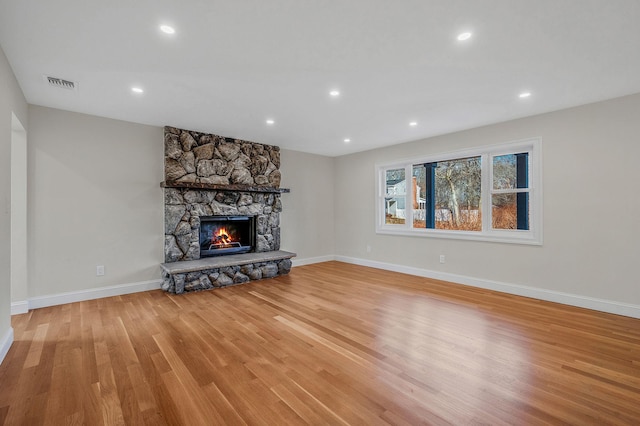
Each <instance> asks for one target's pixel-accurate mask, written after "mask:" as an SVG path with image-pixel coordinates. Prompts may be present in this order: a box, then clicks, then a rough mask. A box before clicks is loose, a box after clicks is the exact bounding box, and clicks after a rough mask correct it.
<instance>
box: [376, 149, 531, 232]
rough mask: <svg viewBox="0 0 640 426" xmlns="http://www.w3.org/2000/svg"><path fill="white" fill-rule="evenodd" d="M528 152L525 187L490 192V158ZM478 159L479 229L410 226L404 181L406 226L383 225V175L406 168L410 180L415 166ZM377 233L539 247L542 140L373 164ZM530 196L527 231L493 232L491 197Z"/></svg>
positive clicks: (384, 193)
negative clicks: (479, 177) (480, 210)
mask: <svg viewBox="0 0 640 426" xmlns="http://www.w3.org/2000/svg"><path fill="white" fill-rule="evenodd" d="M523 152H527V153H529V156H528V162H529V164H528V173H529V179H528V188H519V189H518V188H514V189H508V190H495V189H493V158H494V157H496V156H501V155H507V154H517V153H523ZM477 156H480V157H481V161H482V165H481V173H482V178H481V193H482V201H481V206H482V230H481V231H454V230H444V229H425V228H414V227H413V209H412V208H409V206H411V205H412V199H411V197H412V194H411V192H412V191H411V190H409V189H408V188H409V187H410V183H409V182H408V181H407V183H406V185H407V190H406V191H405V206H406V212H405V223H404V224H387V223H385V196H386V195H387V194H386V172H387V170H393V169H403V168H404V169H405V178H406V179H411V176H412V175H413V174H412V169H413V166H414V165H415V164H423V163H433V162H439V161H447V160H456V159H461V158H468V157H477ZM375 169H376V197H375V202H376V209H375V210H376V233H377V234H389V235H407V236H419V237H429V238H447V239H459V240H472V241H491V242H499V243H511V244H530V245H542V140H541V139H540V138H531V139H526V140H521V141H515V142H508V143H503V144H498V145H489V146H483V147H477V148H471V149H465V150H460V151H452V152H446V153H441V154H434V155H428V156H421V157H415V158H410V159H405V160H398V161H393V162H384V163H376V165H375ZM505 192H506V193H517V192H528V193H529V229H528V230H519V229H493V228H492V225H491V224H492V221H491V220H492V218H491V214H492V208H491V201H492V194H499V193H505Z"/></svg>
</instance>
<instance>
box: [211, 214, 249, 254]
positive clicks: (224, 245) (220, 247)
mask: <svg viewBox="0 0 640 426" xmlns="http://www.w3.org/2000/svg"><path fill="white" fill-rule="evenodd" d="M254 227H255V224H254V218H253V217H251V216H200V257H201V258H202V257H211V256H222V255H225V254H238V253H248V252H250V251H253V246H254V238H255V237H254V236H255V230H254Z"/></svg>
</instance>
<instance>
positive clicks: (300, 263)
mask: <svg viewBox="0 0 640 426" xmlns="http://www.w3.org/2000/svg"><path fill="white" fill-rule="evenodd" d="M331 260H336V257H335V256H319V257H309V258H306V259H297V258H294V259H291V264H292V266H294V267H295V266H304V265H311V264H313V263H322V262H329V261H331Z"/></svg>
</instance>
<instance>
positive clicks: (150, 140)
mask: <svg viewBox="0 0 640 426" xmlns="http://www.w3.org/2000/svg"><path fill="white" fill-rule="evenodd" d="M29 114H30V116H29V119H30V121H29V129H28V130H29V158H28V160H29V176H28V177H29V182H28V185H29V187H28V188H29V199H28V203H29V222H28V223H29V297H30V298H34V297H41V296H50V295H55V294H59V293H64V292H77V291H82V290H88V289H95V288H99V287H105V286H114V285H121V284H132V283H137V282H143V281H148V280H155V279H159V278H160V269H159V266H158V265H159V264H160V263H161V262H163V258H164V256H163V237H164V233H163V230H164V226H163V199H162V196H163V193H162V189H161V188H160V186H159V184H160V182H161V181H162V180H163V170H162V166H163V150H164V142H163V136H162V129H161V128H158V127H150V126H144V125H139V124H133V123H127V122H123V121H117V120H110V119H105V118H99V117H94V116H89V115H83V114H77V113H71V112H65V111H60V110H56V109H51V108H44V107H38V106H30V107H29ZM258 142H259V141H258ZM333 162H334V160H333V159H332V158H329V157H322V156H318V155H312V154H305V153H300V152H295V151H287V150H283V151H282V152H281V164H282V165H281V171H282V175H283V178H282V186H283V187H287V188H291V193H290V194H283V195H282V204H283V209H284V210H283V212H282V215H281V248H282V249H283V250H290V251H294V252H296V253H298V259H296V261H297V262H300V261H304V260H309V259H317V258H319V257H323V256H330V255H332V254H333V252H334V247H333V228H334V222H333V203H332V202H331V201H332V197H333V173H332V172H333ZM96 265H104V266H105V271H106V275H105V276H104V277H96Z"/></svg>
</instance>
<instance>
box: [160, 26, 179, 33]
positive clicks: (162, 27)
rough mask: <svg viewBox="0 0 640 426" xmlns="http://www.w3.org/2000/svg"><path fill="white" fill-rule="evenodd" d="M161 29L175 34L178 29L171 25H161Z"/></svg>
mask: <svg viewBox="0 0 640 426" xmlns="http://www.w3.org/2000/svg"><path fill="white" fill-rule="evenodd" d="M160 31H162V32H163V33H165V34H174V33H175V32H176V30H175V29H174V28H173V27H170V26H169V25H160Z"/></svg>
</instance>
